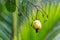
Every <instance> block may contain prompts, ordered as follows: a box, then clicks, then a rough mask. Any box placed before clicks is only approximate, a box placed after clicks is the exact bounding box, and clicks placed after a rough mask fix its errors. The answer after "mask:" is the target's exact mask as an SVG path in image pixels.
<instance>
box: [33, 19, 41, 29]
mask: <svg viewBox="0 0 60 40" xmlns="http://www.w3.org/2000/svg"><path fill="white" fill-rule="evenodd" d="M32 26H33V28H34V29H41V28H42V25H41V22H40V21H39V20H35V21H33V25H32Z"/></svg>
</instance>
